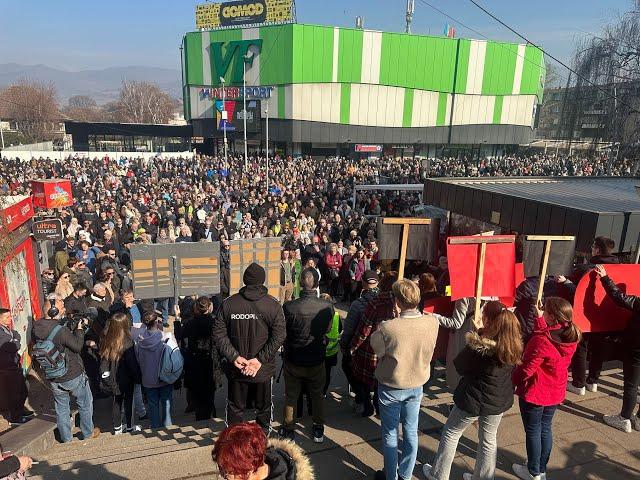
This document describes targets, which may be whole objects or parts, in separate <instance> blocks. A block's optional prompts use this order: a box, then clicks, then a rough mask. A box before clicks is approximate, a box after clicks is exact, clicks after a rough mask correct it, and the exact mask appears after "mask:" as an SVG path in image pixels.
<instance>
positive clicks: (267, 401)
mask: <svg viewBox="0 0 640 480" xmlns="http://www.w3.org/2000/svg"><path fill="white" fill-rule="evenodd" d="M228 382H229V383H228V385H229V387H228V390H229V392H228V394H227V425H235V424H237V423H242V422H243V421H244V412H245V410H248V409H254V408H255V409H256V411H257V412H256V423H257V424H258V425H260V426H261V427H262V428H263V429H265V430H268V429H269V428H271V418H272V411H273V404H272V403H271V379H269V380H267V381H266V382H259V383H252V382H246V381H242V380H240V379H236V378H232V377H228Z"/></svg>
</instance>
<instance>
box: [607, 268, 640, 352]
mask: <svg viewBox="0 0 640 480" xmlns="http://www.w3.org/2000/svg"><path fill="white" fill-rule="evenodd" d="M601 282H602V286H603V287H604V289H605V290H606V291H607V295H609V296H610V297H611V299H612V300H613V301H614V302H615V303H616V304H617V305H619V306H620V307H622V308H626V309H627V310H631V311H632V312H633V317H632V318H631V321H630V322H629V325H628V326H627V328H626V330H625V332H624V341H625V344H626V345H627V348H628V349H630V350H640V297H636V296H634V295H625V294H624V293H622V291H621V290H620V289H619V288H618V286H617V285H616V284H615V283H614V281H613V280H611V278H609V276H606V277H602V279H601Z"/></svg>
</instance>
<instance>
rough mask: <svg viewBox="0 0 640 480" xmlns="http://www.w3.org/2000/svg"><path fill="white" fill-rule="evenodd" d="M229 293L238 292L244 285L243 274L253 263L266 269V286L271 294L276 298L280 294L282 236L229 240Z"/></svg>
mask: <svg viewBox="0 0 640 480" xmlns="http://www.w3.org/2000/svg"><path fill="white" fill-rule="evenodd" d="M229 246H230V249H229V264H230V268H229V295H233V294H234V293H238V291H239V290H240V289H241V288H242V287H243V286H244V282H243V281H242V276H243V275H244V271H245V270H246V269H247V267H248V266H249V265H251V264H252V263H254V262H255V263H257V264H258V265H260V266H261V267H263V268H264V269H265V272H266V274H267V281H266V283H265V286H266V287H267V289H268V290H269V294H270V295H272V296H274V297H275V298H278V297H279V294H280V252H281V251H282V240H281V239H280V238H253V239H245V240H232V241H231V242H229Z"/></svg>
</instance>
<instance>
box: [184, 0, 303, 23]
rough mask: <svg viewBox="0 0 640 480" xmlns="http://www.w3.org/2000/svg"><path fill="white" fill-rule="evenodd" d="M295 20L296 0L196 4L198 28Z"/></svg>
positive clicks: (254, 0)
mask: <svg viewBox="0 0 640 480" xmlns="http://www.w3.org/2000/svg"><path fill="white" fill-rule="evenodd" d="M292 22H295V0H239V1H235V2H225V3H205V4H203V5H196V28H198V29H206V30H210V29H217V28H234V27H239V26H243V25H268V24H274V23H292Z"/></svg>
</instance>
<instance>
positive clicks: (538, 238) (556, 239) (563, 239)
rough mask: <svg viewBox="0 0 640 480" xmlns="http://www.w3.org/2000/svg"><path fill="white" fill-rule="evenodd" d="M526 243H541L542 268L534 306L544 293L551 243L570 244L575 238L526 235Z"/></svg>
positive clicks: (568, 236)
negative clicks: (542, 247) (542, 248)
mask: <svg viewBox="0 0 640 480" xmlns="http://www.w3.org/2000/svg"><path fill="white" fill-rule="evenodd" d="M526 238H527V241H528V242H535V241H543V242H545V245H544V256H543V257H542V268H541V269H540V277H539V278H540V281H539V282H538V295H537V297H536V305H538V304H539V303H540V300H542V293H543V291H544V279H545V278H546V276H547V267H548V266H549V256H550V255H551V242H572V241H574V240H575V239H576V237H572V236H570V235H555V236H554V235H527V237H526Z"/></svg>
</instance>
